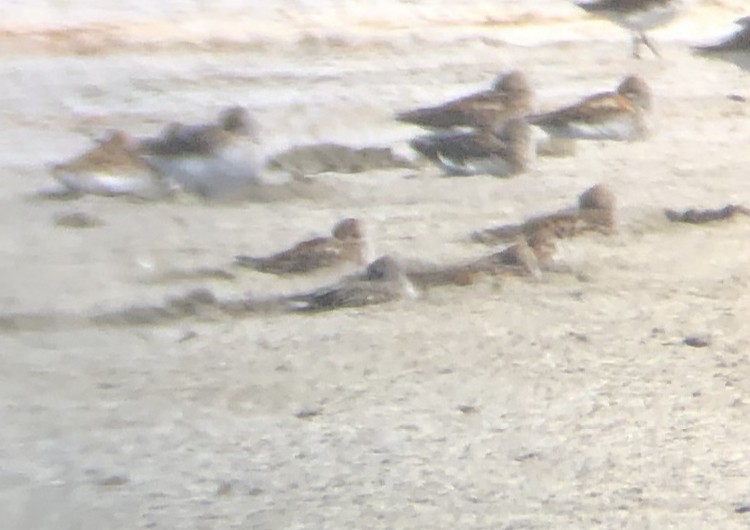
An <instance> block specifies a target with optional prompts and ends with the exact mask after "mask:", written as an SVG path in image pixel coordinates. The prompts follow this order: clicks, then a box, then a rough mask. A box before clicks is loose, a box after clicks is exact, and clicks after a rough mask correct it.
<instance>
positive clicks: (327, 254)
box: [235, 218, 368, 275]
mask: <svg viewBox="0 0 750 530" xmlns="http://www.w3.org/2000/svg"><path fill="white" fill-rule="evenodd" d="M367 257H368V256H367V242H366V238H365V234H364V229H363V227H362V222H361V221H360V220H358V219H351V218H349V219H344V220H342V221H339V222H338V223H336V225H335V226H334V227H333V230H332V233H331V236H329V237H316V238H313V239H309V240H307V241H302V242H300V243H297V244H296V245H294V246H293V247H292V248H289V249H287V250H284V251H281V252H278V253H276V254H273V255H270V256H266V257H260V258H256V257H252V256H245V255H242V256H237V257H236V258H235V262H236V263H237V264H238V265H240V266H242V267H248V268H251V269H255V270H257V271H260V272H266V273H271V274H277V275H286V274H300V273H307V272H312V271H316V270H319V269H324V268H329V267H334V266H336V265H340V264H343V263H357V264H359V265H365V264H366V263H367Z"/></svg>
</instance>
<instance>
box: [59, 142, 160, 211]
mask: <svg viewBox="0 0 750 530" xmlns="http://www.w3.org/2000/svg"><path fill="white" fill-rule="evenodd" d="M51 171H52V175H53V176H54V177H55V178H56V179H57V180H58V181H59V182H60V183H61V184H63V185H64V186H65V187H66V188H67V189H69V190H70V191H71V192H73V193H82V194H85V193H90V194H93V195H108V196H111V195H131V196H136V197H141V198H148V199H153V198H158V197H160V196H162V195H164V194H166V193H167V186H166V185H165V183H164V182H163V181H162V180H161V179H159V178H158V177H156V176H155V175H154V174H153V172H152V171H151V170H150V169H149V167H148V165H147V164H146V163H145V162H144V161H143V159H142V158H141V156H140V151H139V149H138V145H137V142H136V141H135V140H133V139H132V138H130V137H129V136H128V135H127V134H125V133H124V132H121V131H114V132H112V133H111V134H110V135H109V136H107V137H105V138H104V139H102V140H101V141H99V143H98V144H97V145H96V146H95V147H93V148H91V149H89V150H88V151H86V152H85V153H83V154H81V155H79V156H77V157H75V158H73V159H72V160H70V161H68V162H63V163H61V164H55V165H53V166H52V167H51Z"/></svg>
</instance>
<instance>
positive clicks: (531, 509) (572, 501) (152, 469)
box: [0, 0, 750, 529]
mask: <svg viewBox="0 0 750 530" xmlns="http://www.w3.org/2000/svg"><path fill="white" fill-rule="evenodd" d="M73 4H74V3H73V2H67V3H64V2H61V3H57V4H52V3H42V2H26V1H24V2H15V4H14V3H13V2H4V3H3V5H4V7H3V8H2V9H0V11H3V10H4V11H5V13H2V14H3V15H4V16H3V17H2V18H1V20H2V21H3V22H2V24H3V28H5V29H4V31H5V36H4V38H3V40H2V42H1V43H0V53H2V54H3V60H2V62H0V74H1V75H0V87H1V90H0V93H1V94H2V98H3V106H2V109H0V123H2V125H3V131H4V134H3V135H2V136H0V152H1V153H2V169H1V173H2V178H3V183H4V186H3V192H2V195H0V202H1V204H0V218H1V221H2V223H1V224H0V226H2V232H1V233H2V236H1V237H2V245H0V252H2V257H3V259H2V260H1V261H0V278H2V279H3V284H2V289H0V296H2V305H3V308H4V309H3V313H4V314H5V313H14V312H26V313H36V312H44V311H51V310H53V311H60V312H68V313H70V312H78V311H81V312H87V313H91V312H95V311H98V310H101V309H108V308H117V307H123V306H127V305H129V304H133V303H137V302H159V301H160V300H162V298H163V297H164V296H165V295H167V294H175V293H180V292H184V291H185V290H186V289H189V288H190V287H193V286H196V285H207V286H210V287H211V288H212V289H214V290H215V291H216V292H217V293H219V294H221V295H224V296H229V295H237V294H238V293H243V292H248V291H250V292H254V293H271V292H281V291H284V292H285V291H292V290H295V289H298V288H303V287H307V286H311V285H317V284H320V283H322V282H325V281H327V280H328V279H329V278H328V277H326V276H325V275H323V276H318V277H317V278H307V279H298V280H278V279H274V278H270V277H268V276H264V275H261V274H254V273H251V272H243V273H240V274H239V275H238V277H237V279H236V280H235V281H213V282H211V281H194V282H191V281H186V282H182V283H164V282H162V283H155V282H154V281H153V280H154V279H155V278H156V277H157V276H158V275H159V274H162V273H164V272H168V271H169V270H171V269H188V268H190V267H198V266H221V267H226V266H227V265H228V264H229V263H230V261H231V258H232V256H234V255H235V254H237V253H257V254H260V253H265V252H271V251H273V250H276V249H278V248H280V247H282V246H285V245H286V244H288V243H292V242H294V241H297V240H299V239H300V238H301V237H304V236H308V235H311V234H315V233H323V232H325V231H327V230H328V229H329V228H330V225H331V224H332V223H333V222H334V221H335V220H337V219H338V218H340V217H342V216H349V215H356V216H360V217H362V218H364V219H366V220H367V221H368V223H369V226H370V228H371V231H372V235H373V237H374V240H375V244H376V247H377V249H378V251H379V252H381V253H382V252H394V253H398V254H399V255H402V256H422V257H425V258H428V259H442V258H451V259H460V258H462V257H468V256H473V255H477V254H479V253H481V252H483V251H484V249H482V248H478V247H477V246H474V245H472V244H470V243H468V242H467V241H466V235H467V234H468V233H469V232H470V231H472V230H475V229H478V228H482V227H486V226H490V225H493V224H495V223H499V222H514V221H518V220H521V219H522V218H524V217H526V216H528V215H531V214H534V213H539V212H543V211H549V210H553V209H556V208H559V207H563V206H567V205H569V204H571V203H572V202H573V201H574V200H575V197H576V195H577V194H578V193H580V192H581V191H583V190H584V189H585V188H586V187H588V186H590V185H592V184H594V183H596V182H606V183H608V184H609V185H610V186H611V187H612V188H613V189H614V191H615V192H616V194H617V196H618V198H619V201H620V204H621V210H620V220H621V229H620V233H619V234H618V235H617V236H616V237H612V238H606V237H603V236H594V237H589V238H583V239H580V240H575V241H572V242H570V243H569V244H567V245H566V246H565V250H566V254H565V256H566V260H567V263H568V264H569V265H570V266H571V267H572V269H573V270H574V271H575V273H576V274H573V275H563V274H549V275H547V276H546V277H545V278H544V279H543V280H541V281H539V282H529V281H521V280H508V281H506V282H503V284H502V285H500V286H498V285H495V284H492V283H482V284H479V285H475V286H471V287H467V288H451V289H444V290H437V291H433V292H430V293H429V294H428V295H427V296H425V297H424V298H423V299H421V300H417V301H409V302H400V303H395V304H391V305H388V306H380V307H372V308H367V309H361V310H347V311H339V312H334V313H330V314H321V315H315V316H269V317H265V318H263V317H249V318H246V319H243V320H229V319H218V320H216V321H209V322H205V321H203V322H198V321H193V320H184V321H178V322H171V323H167V324H165V325H162V326H155V327H130V328H110V329H94V328H88V329H85V328H71V329H63V330H60V329H56V330H52V329H51V330H37V331H26V332H8V331H4V332H2V334H1V335H0V374H2V384H0V411H1V412H0V417H2V429H0V455H1V456H0V515H2V520H3V523H2V526H3V527H4V528H9V529H11V528H12V529H47V528H54V529H67V528H70V529H104V528H106V529H109V528H122V529H132V528H144V527H145V528H169V529H171V528H221V529H224V528H269V529H270V528H290V529H291V528H310V529H313V528H314V529H319V528H341V529H343V528H346V529H349V528H446V529H448V528H450V529H452V528H472V529H474V528H477V529H479V528H493V529H503V528H507V529H511V528H513V529H520V528H540V529H542V528H571V529H573V528H637V529H643V528H659V529H662V528H722V529H726V528H746V527H747V525H748V515H742V514H737V513H735V509H736V508H737V507H739V506H742V505H743V504H746V503H750V483H749V482H750V480H749V479H748V473H747V466H748V462H750V448H749V446H748V440H749V439H750V427H749V426H748V425H749V424H748V416H749V415H750V405H749V404H748V398H747V395H748V392H750V362H748V358H747V353H748V346H749V345H750V331H748V327H747V322H748V320H747V319H748V315H749V314H750V297H749V296H748V294H747V289H748V283H750V271H749V270H748V262H749V260H750V248H749V247H748V245H747V244H746V241H747V238H748V236H749V235H750V222H748V220H744V219H740V220H736V221H731V222H729V223H726V224H717V225H713V226H704V227H691V226H686V225H669V224H667V223H666V222H665V221H664V220H663V218H662V215H661V208H662V207H665V206H669V207H675V208H683V207H690V206H705V207H718V206H722V205H724V204H725V203H727V202H739V203H744V204H749V203H750V189H749V188H748V186H749V185H748V183H747V179H748V172H747V169H746V168H747V165H748V161H750V152H749V151H748V149H747V146H748V138H750V122H749V121H748V118H747V114H748V112H749V107H748V103H740V102H735V101H731V100H729V99H728V98H727V97H726V96H727V95H729V94H739V95H744V96H746V97H750V88H748V81H750V74H748V73H742V72H740V71H738V70H736V69H735V68H734V67H732V66H730V65H728V64H723V63H718V62H717V63H713V62H708V61H705V60H702V59H699V58H694V57H692V56H691V55H690V54H689V53H688V51H687V50H686V47H685V45H684V43H685V42H689V41H692V40H694V39H695V38H698V37H702V36H709V35H716V34H719V33H721V32H722V31H726V30H728V29H730V25H729V24H730V21H731V20H732V19H733V18H735V17H736V16H739V15H742V14H743V12H742V2H739V1H737V2H733V3H732V2H721V3H720V2H704V3H702V4H701V6H699V7H698V8H696V11H695V12H693V13H691V15H690V16H688V17H686V18H685V19H683V20H682V21H681V22H680V24H676V25H675V26H673V27H670V28H666V29H664V30H662V31H660V32H656V33H655V34H654V38H655V39H657V40H659V41H661V44H662V51H663V53H664V55H665V60H663V61H656V60H651V59H648V60H646V61H642V62H637V61H633V60H631V59H630V58H629V56H628V55H629V39H628V36H627V34H626V33H625V32H623V31H621V30H619V29H616V28H614V27H612V26H609V25H607V24H604V23H600V22H593V21H590V20H586V19H584V18H583V17H582V16H581V15H580V13H578V12H577V11H576V10H575V9H573V8H571V7H570V5H569V4H566V3H565V2H553V1H549V2H544V3H542V2H540V3H539V4H538V5H536V4H535V8H534V10H532V9H521V8H518V7H517V6H518V5H519V4H522V3H515V2H506V3H505V4H502V3H500V2H492V3H489V2H488V3H474V2H464V3H461V4H456V3H453V2H450V3H449V2H435V1H433V2H429V3H428V2H420V3H406V2H403V3H401V2H396V1H394V0H391V1H390V2H379V3H375V4H373V7H372V9H371V10H370V9H368V10H366V12H365V13H364V14H363V10H362V9H361V8H357V7H356V6H357V5H358V4H360V5H361V3H358V4H355V3H354V2H350V3H346V2H344V3H341V4H337V3H335V2H328V3H324V4H322V5H320V6H319V7H318V8H315V7H313V6H314V5H315V4H313V3H311V2H307V3H293V2H285V3H279V4H276V7H274V8H270V7H269V8H264V9H263V10H258V11H256V12H253V11H252V10H251V9H249V8H247V7H242V5H241V3H240V2H234V3H231V2H224V3H221V2H217V3H216V6H218V7H217V8H216V12H215V13H213V12H211V13H203V12H202V11H201V10H200V9H198V8H196V7H195V5H197V3H196V4H195V5H194V3H185V4H184V6H186V7H184V9H185V12H184V13H183V14H182V15H180V16H176V15H175V13H177V14H179V13H182V12H181V11H180V10H181V9H183V7H182V4H179V3H177V2H174V3H171V4H170V3H167V4H166V5H167V7H170V6H171V7H172V8H173V11H172V12H170V10H169V9H167V8H164V7H163V6H162V7H161V8H160V9H162V10H163V11H159V10H157V9H156V8H154V10H152V11H148V10H147V11H146V14H144V15H142V16H138V17H136V16H133V17H130V18H127V20H125V18H126V17H125V15H124V14H123V13H126V14H127V13H128V12H127V11H126V10H127V9H133V6H134V5H136V4H134V3H133V2H131V3H129V4H122V5H123V7H122V8H118V9H121V10H120V11H118V10H117V9H115V8H111V10H110V11H107V9H104V8H101V9H100V8H98V7H97V6H98V5H99V3H98V2H89V4H90V5H89V7H88V8H85V7H83V6H82V4H83V3H76V4H81V5H78V6H77V7H74V6H73ZM131 4H132V5H131ZM336 5H339V6H340V5H344V6H345V7H347V8H348V9H349V11H345V10H344V11H342V10H338V11H337V10H336V9H335V7H336ZM448 5H458V6H459V7H461V6H463V7H465V9H457V10H455V11H454V12H451V10H450V9H449V8H448V7H447V6H448ZM468 5H471V6H472V9H473V10H472V9H469V8H468V7H466V6H468ZM8 6H9V7H8ZM503 6H505V7H503ZM136 7H137V5H136ZM547 7H548V8H549V9H550V11H549V12H545V9H546V8H547ZM190 9H193V11H190ZM222 9H223V10H224V11H222ZM503 9H505V11H503ZM232 10H234V11H232ZM524 13H530V15H529V16H526V15H524ZM549 13H552V16H551V17H547V15H548V14H549ZM488 14H489V16H491V17H492V20H491V21H490V23H487V16H488ZM172 15H174V16H172ZM375 15H377V16H375ZM118 16H119V17H120V19H118V18H117V17H118ZM368 16H370V18H369V19H368ZM45 17H46V18H45ZM170 17H171V18H172V19H173V20H172V22H170V21H169V19H170ZM295 17H296V18H295ZM337 17H338V18H337ZM347 17H348V18H347ZM378 17H379V18H378ZM451 17H456V19H458V20H459V21H461V22H460V23H454V22H451V21H452V20H455V19H454V18H451ZM519 17H521V18H520V19H519ZM524 17H525V18H524ZM128 20H129V21H131V22H128ZM133 20H134V21H135V22H132V21H133ZM368 20H369V22H368ZM113 21H114V22H113ZM144 21H150V22H149V23H146V22H144ZM186 21H187V22H186ZM243 21H244V22H246V23H248V24H250V22H253V23H254V24H255V26H252V28H254V29H253V31H251V32H244V30H243ZM504 21H505V22H508V21H510V22H511V24H506V23H505V22H504ZM222 24H223V26H222ZM63 27H71V28H74V29H73V30H70V31H69V32H67V33H66V32H64V31H57V30H59V29H60V28H63ZM222 27H223V28H225V30H221V28H222ZM196 28H197V29H196ZM261 29H263V30H264V31H261ZM592 39H595V40H592ZM543 41H547V42H546V44H545V43H544V42H543ZM534 43H536V45H532V44H534ZM507 68H523V69H524V70H525V71H526V72H527V74H528V75H529V77H530V79H531V81H532V82H533V84H534V86H535V87H537V88H538V91H539V100H540V106H541V107H548V106H552V105H554V104H555V103H557V102H559V101H569V100H572V99H575V98H577V97H578V96H579V95H581V94H584V93H588V92H590V91H595V90H603V89H609V88H610V87H613V86H614V84H615V83H616V82H617V81H618V80H619V79H620V78H621V76H622V75H623V74H624V73H627V72H636V73H639V74H641V75H643V76H645V77H646V78H647V79H648V81H649V82H650V83H651V84H652V86H653V89H654V92H655V94H656V97H657V109H656V115H655V135H654V137H653V139H652V140H651V141H649V142H646V143H637V144H630V145H627V144H622V145H617V144H599V143H591V144H587V145H580V146H579V148H578V154H577V156H576V157H575V158H568V159H542V160H540V161H539V162H538V163H537V164H536V166H535V167H534V169H533V170H532V171H530V172H529V173H528V174H526V175H523V176H520V177H518V178H515V179H512V180H495V179H492V178H488V177H487V178H484V177H476V178H470V179H440V178H438V172H437V171H435V170H433V169H430V168H427V167H425V168H423V169H419V170H398V171H380V172H370V173H365V174H358V175H332V174H330V175H322V176H320V177H319V178H320V180H321V182H324V183H327V184H330V185H332V186H333V187H334V189H335V190H336V193H335V194H332V196H331V198H329V199H326V200H318V201H301V200H298V201H293V202H287V203H273V204H257V203H255V204H243V205H234V206H209V205H203V204H200V203H197V202H195V201H190V200H187V199H184V200H180V201H177V202H173V203H168V204H148V203H138V202H129V201H126V200H116V199H115V200H107V199H102V198H84V199H81V200H78V201H75V202H67V203H66V202H53V201H40V200H34V199H32V198H31V196H32V195H33V193H34V192H35V191H36V190H39V189H42V188H45V187H49V186H50V185H51V184H52V180H51V178H50V177H49V175H48V174H47V172H46V170H45V164H47V163H49V162H51V161H57V160H60V159H63V158H66V157H68V156H70V155H72V154H74V153H77V152H79V151H81V150H83V149H85V148H86V147H87V146H88V145H89V137H90V136H91V135H96V134H98V133H101V131H103V130H105V129H106V128H107V127H121V128H125V129H126V130H128V131H130V132H132V133H136V134H145V133H152V132H154V131H156V130H158V129H159V128H160V127H161V125H162V124H163V123H164V122H165V121H168V120H172V119H181V120H183V121H191V120H204V119H207V118H208V117H210V116H212V115H213V113H214V112H215V111H216V110H217V109H218V108H220V107H222V106H224V105H226V104H229V103H243V104H246V105H247V106H248V107H249V108H250V109H251V110H252V111H253V112H254V114H255V115H256V116H257V118H258V119H259V121H260V122H261V123H262V125H263V127H264V130H265V131H266V136H267V142H268V145H269V149H271V150H276V149H281V148H284V147H287V146H290V145H294V144H297V143H301V142H307V141H323V140H335V141H346V142H349V143H352V144H355V145H366V144H372V143H375V144H383V145H395V146H396V147H398V148H399V149H402V150H403V142H402V141H403V140H404V139H406V138H408V137H409V136H410V135H412V134H414V133H415V132H417V131H416V130H415V129H411V128H409V127H404V126H400V125H397V124H395V123H393V121H391V119H390V116H391V114H392V112H393V111H394V110H397V109H404V108H409V107H411V106H413V105H417V104H424V103H431V102H434V101H440V100H441V99H444V98H446V97H449V96H452V95H455V94H460V93H462V92H465V91H467V90H471V89H475V88H476V87H479V86H484V85H486V84H487V83H488V82H489V81H490V80H491V79H492V78H493V77H494V75H495V74H496V73H497V72H498V71H500V70H503V69H507ZM71 211H79V212H84V213H88V214H91V215H94V216H97V217H99V218H101V219H102V220H103V221H104V223H105V224H104V226H102V227H99V228H93V229H89V230H75V229H67V228H61V227H58V226H55V224H54V222H53V220H54V218H55V216H56V215H58V214H61V213H66V212H71ZM691 335H705V336H707V337H709V339H710V345H709V346H708V347H706V348H691V347H688V346H686V345H684V344H683V339H684V338H685V337H687V336H691ZM183 339H189V340H183ZM461 407H473V409H464V410H466V411H467V412H466V413H464V412H461V411H460V410H459V408H461ZM304 410H318V411H319V412H320V414H319V415H318V416H315V417H312V418H308V419H298V418H297V417H296V416H295V414H297V413H298V412H300V411H304ZM120 482H123V483H122V484H119V483H120ZM108 483H109V484H110V485H107V484H108ZM219 492H221V493H222V494H221V495H220V494H219Z"/></svg>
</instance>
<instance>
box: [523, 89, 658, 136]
mask: <svg viewBox="0 0 750 530" xmlns="http://www.w3.org/2000/svg"><path fill="white" fill-rule="evenodd" d="M650 109H651V90H650V89H649V87H648V85H647V84H646V82H645V81H644V80H643V79H642V78H640V77H638V76H635V75H629V76H627V77H626V78H625V79H623V80H622V82H621V83H620V84H619V86H618V87H617V90H615V91H614V92H602V93H600V94H594V95H593V96H589V97H587V98H585V99H583V100H581V101H579V102H578V103H575V104H573V105H570V106H568V107H564V108H561V109H559V110H554V111H551V112H546V113H543V114H536V115H533V116H529V117H528V118H527V120H528V122H529V123H531V124H532V125H536V126H537V127H539V128H541V129H543V130H544V131H545V132H546V133H547V134H549V135H550V136H552V137H558V138H568V139H575V140H621V141H622V140H626V141H633V140H640V139H643V138H645V137H646V136H647V134H648V130H647V126H646V113H647V112H649V111H650Z"/></svg>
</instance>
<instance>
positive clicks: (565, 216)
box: [471, 184, 616, 245]
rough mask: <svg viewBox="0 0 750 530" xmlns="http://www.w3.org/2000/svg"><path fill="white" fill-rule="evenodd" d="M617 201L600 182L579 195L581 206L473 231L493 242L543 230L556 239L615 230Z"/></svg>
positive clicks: (529, 236)
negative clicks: (519, 221)
mask: <svg viewBox="0 0 750 530" xmlns="http://www.w3.org/2000/svg"><path fill="white" fill-rule="evenodd" d="M615 212H616V201H615V197H614V194H613V193H612V191H611V190H610V189H609V188H608V187H607V186H606V185H604V184H597V185H595V186H593V187H591V188H589V189H588V190H586V191H585V192H584V193H582V194H581V195H580V196H579V198H578V207H577V208H571V209H566V210H562V211H559V212H554V213H551V214H545V215H540V216H538V217H532V218H531V219H528V220H527V221H525V222H524V223H521V224H509V225H502V226H496V227H493V228H487V229H484V230H481V231H478V232H474V233H473V234H472V236H471V237H472V240H474V241H476V242H478V243H484V244H487V245H494V244H497V243H499V242H502V241H510V240H513V239H515V238H517V237H519V236H524V237H526V239H527V240H531V239H532V238H533V237H535V235H536V234H540V233H542V232H544V233H545V234H546V236H548V237H552V238H555V239H565V238H569V237H574V236H577V235H579V234H582V233H585V232H602V233H612V232H613V231H614V230H615Z"/></svg>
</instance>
